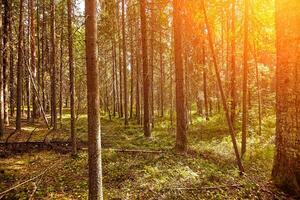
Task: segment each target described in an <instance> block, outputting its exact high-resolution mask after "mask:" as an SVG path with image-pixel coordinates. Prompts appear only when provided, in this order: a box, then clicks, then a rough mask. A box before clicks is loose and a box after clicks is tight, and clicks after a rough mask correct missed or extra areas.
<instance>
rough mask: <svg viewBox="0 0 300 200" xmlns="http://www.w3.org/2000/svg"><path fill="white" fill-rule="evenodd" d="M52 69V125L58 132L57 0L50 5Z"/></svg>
mask: <svg viewBox="0 0 300 200" xmlns="http://www.w3.org/2000/svg"><path fill="white" fill-rule="evenodd" d="M50 6H51V8H50V16H51V20H50V29H51V30H50V35H51V36H50V43H51V52H50V68H51V70H52V77H51V78H52V80H51V112H52V125H53V130H57V113H56V63H55V60H56V59H55V57H56V43H55V40H56V39H55V0H51V4H50Z"/></svg>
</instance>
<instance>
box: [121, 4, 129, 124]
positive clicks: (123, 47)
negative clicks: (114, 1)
mask: <svg viewBox="0 0 300 200" xmlns="http://www.w3.org/2000/svg"><path fill="white" fill-rule="evenodd" d="M122 50H123V78H124V80H123V83H124V116H125V126H127V125H128V93H127V56H126V54H127V50H126V33H125V0H122Z"/></svg>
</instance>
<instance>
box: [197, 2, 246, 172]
mask: <svg viewBox="0 0 300 200" xmlns="http://www.w3.org/2000/svg"><path fill="white" fill-rule="evenodd" d="M202 6H203V13H204V18H205V24H206V28H207V33H208V41H209V46H210V49H211V53H212V57H213V64H214V68H215V73H216V79H217V83H218V87H219V91H220V96H221V100H222V104H223V109H224V112H225V115H226V120H227V123H228V127H229V131H230V136H231V140H232V145H233V149H234V152H235V156H236V161H237V165H238V167H239V170H240V173H243V172H244V167H243V165H242V161H241V158H240V153H239V150H238V147H237V142H236V138H235V130H234V127H233V125H232V122H231V119H230V115H229V111H228V108H227V104H226V98H225V94H224V91H223V87H222V82H221V77H220V72H219V67H218V63H217V58H216V54H215V48H214V44H213V40H212V35H211V30H210V26H209V23H208V18H207V14H206V8H205V3H204V0H202Z"/></svg>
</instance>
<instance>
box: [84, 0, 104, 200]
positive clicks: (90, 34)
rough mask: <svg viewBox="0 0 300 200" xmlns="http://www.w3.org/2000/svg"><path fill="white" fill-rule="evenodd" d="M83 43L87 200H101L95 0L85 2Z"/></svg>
mask: <svg viewBox="0 0 300 200" xmlns="http://www.w3.org/2000/svg"><path fill="white" fill-rule="evenodd" d="M85 15H86V21H85V28H86V29H85V42H86V71H87V98H88V141H89V144H88V145H89V148H88V155H89V159H88V164H89V199H90V200H103V191H102V166H101V164H102V163H101V129H100V105H99V104H100V94H99V90H98V84H99V72H98V71H99V70H98V67H97V60H98V52H97V0H85Z"/></svg>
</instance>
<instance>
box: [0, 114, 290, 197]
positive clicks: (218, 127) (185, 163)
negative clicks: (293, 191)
mask: <svg viewBox="0 0 300 200" xmlns="http://www.w3.org/2000/svg"><path fill="white" fill-rule="evenodd" d="M86 121H87V119H86V115H81V116H80V118H78V120H77V134H78V137H79V138H80V139H81V140H86V138H87V122H86ZM101 123H102V124H101V126H102V144H103V147H104V149H103V151H102V152H103V153H102V159H103V161H102V162H103V184H104V196H105V199H122V200H123V199H129V200H132V199H143V200H144V199H286V198H288V197H287V196H286V195H285V194H284V193H282V192H280V191H278V190H276V189H275V187H273V186H272V184H271V181H270V176H271V169H272V162H273V153H274V136H273V135H274V117H273V116H270V117H265V118H264V122H263V131H262V135H260V136H258V135H257V133H256V132H255V130H250V134H249V137H248V146H247V153H246V155H245V156H244V158H243V163H244V166H245V170H246V175H245V176H240V175H239V172H238V169H237V167H236V165H235V157H234V153H233V150H232V145H231V140H230V137H229V135H228V131H227V128H226V127H227V126H226V123H225V120H224V119H223V117H222V116H221V115H215V116H214V117H211V118H210V121H208V122H207V121H205V120H204V119H203V118H202V117H199V116H196V115H195V116H194V118H193V124H192V125H190V127H189V133H188V138H189V151H188V153H187V154H185V155H180V154H176V152H175V151H174V150H173V146H174V142H175V131H174V129H173V128H172V127H171V126H170V124H169V121H168V120H167V119H165V118H157V119H156V121H155V128H154V129H153V130H152V134H153V137H152V138H151V139H146V138H144V136H143V131H142V128H141V127H140V126H138V125H136V124H135V123H134V122H133V121H131V125H130V126H129V127H127V128H125V127H124V126H123V121H122V119H119V118H113V119H112V120H111V121H110V120H108V117H107V116H104V117H103V118H102V121H101ZM68 124H69V115H65V116H64V118H63V119H62V128H61V131H58V132H55V133H51V134H50V135H49V136H48V137H49V139H60V140H67V139H68V138H69V135H68V134H69V131H68ZM37 125H38V126H39V128H38V130H36V131H35V133H34V135H33V136H32V139H31V140H32V141H38V140H42V139H43V138H44V135H45V134H46V133H47V129H46V128H45V127H44V126H42V125H40V124H35V125H30V124H27V125H25V126H24V131H23V132H22V133H21V134H17V135H14V136H13V137H12V138H11V139H10V140H11V141H22V140H24V139H25V138H27V137H28V135H29V134H30V133H31V131H32V130H33V129H34V127H36V126H37ZM238 126H239V125H237V127H238ZM238 136H239V134H238ZM238 138H239V137H238ZM238 142H240V141H238ZM111 148H122V149H140V150H141V149H142V150H163V151H164V153H124V152H123V153H122V152H115V151H113V150H111ZM54 163H56V165H55V166H54V167H53V168H52V169H51V170H49V171H47V172H46V173H45V174H44V175H43V176H41V177H39V178H38V179H36V180H34V181H33V182H31V183H29V184H26V185H25V186H22V187H19V188H17V189H16V190H13V191H11V192H9V193H8V194H7V195H5V196H4V197H3V199H28V197H29V196H30V195H31V194H32V193H33V191H34V188H35V187H36V188H37V189H36V191H35V192H34V199H87V195H88V185H87V177H88V166H87V152H86V151H84V150H83V151H80V152H79V154H78V157H77V158H72V157H71V156H70V155H69V154H60V153H57V152H52V151H38V150H36V151H32V152H30V153H25V154H14V155H11V156H9V157H8V158H1V160H0V180H1V182H0V191H4V190H5V189H7V188H9V187H11V186H13V185H15V184H16V183H19V182H22V181H25V180H27V179H29V178H31V177H33V176H35V175H36V174H38V173H39V172H41V171H43V170H45V169H46V168H48V167H49V166H51V165H53V164H54ZM230 185H238V187H228V188H220V189H209V188H207V187H215V186H216V187H219V186H230ZM179 188H181V189H179ZM187 188H189V189H187ZM0 198H1V197H0ZM290 198H291V197H290Z"/></svg>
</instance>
